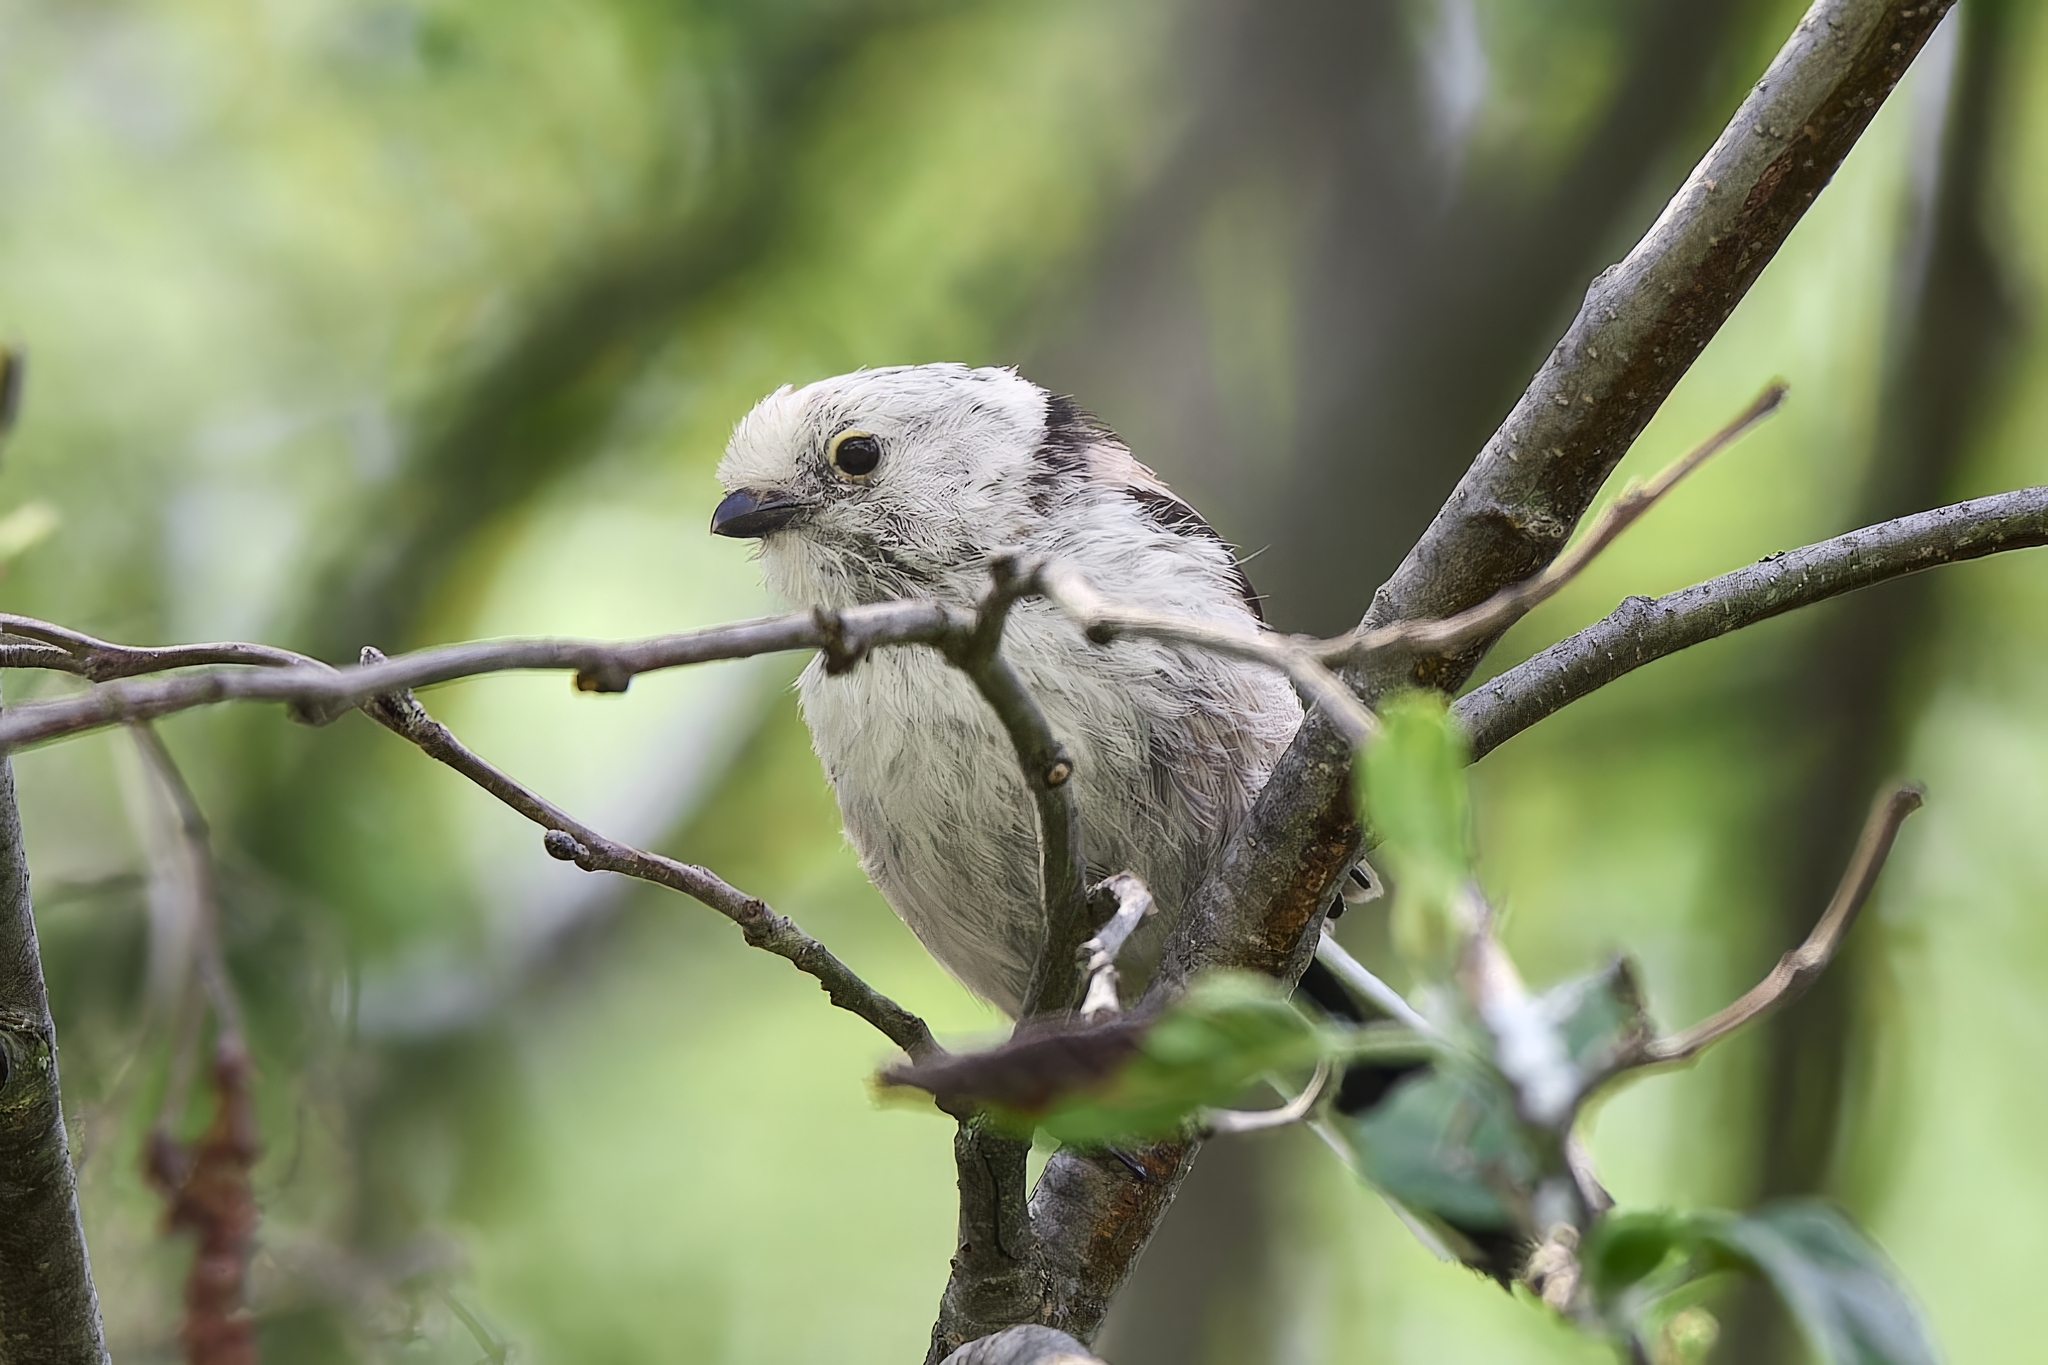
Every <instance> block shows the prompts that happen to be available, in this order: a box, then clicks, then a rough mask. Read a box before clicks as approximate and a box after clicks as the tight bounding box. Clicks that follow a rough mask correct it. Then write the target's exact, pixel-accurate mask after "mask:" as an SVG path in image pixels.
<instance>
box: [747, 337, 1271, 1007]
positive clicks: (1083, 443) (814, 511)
mask: <svg viewBox="0 0 2048 1365" xmlns="http://www.w3.org/2000/svg"><path fill="white" fill-rule="evenodd" d="M835 461H836V463H835ZM870 463H872V467H871V468H865V469H864V467H865V466H867V465H869V464H870ZM718 477H719V480H720V481H721V482H722V483H723V484H724V486H725V488H726V490H727V492H728V496H727V498H726V500H725V502H724V503H723V504H721V506H720V508H719V512H718V515H717V517H716V518H714V521H713V529H714V530H715V531H718V532H719V533H721V534H725V535H737V536H743V537H749V538H758V539H759V540H760V542H761V549H760V560H761V566H762V571H763V573H764V575H765V577H766V579H767V581H768V585H769V587H770V588H771V589H773V590H774V591H776V592H777V593H779V594H780V595H782V596H783V597H785V598H787V599H788V600H789V601H790V602H791V603H793V604H795V605H796V606H798V607H819V606H822V607H846V606H852V605H855V604H857V603H863V602H877V601H885V600H889V599H892V598H898V597H916V598H936V599H939V600H942V601H946V602H951V603H954V604H956V605H958V606H961V607H968V608H971V607H973V606H974V605H975V604H976V603H977V602H978V601H979V599H980V598H981V597H982V596H983V594H985V593H986V592H987V590H988V584H989V572H988V564H989V558H990V556H991V555H992V554H994V553H996V552H998V551H1023V552H1026V553H1030V554H1041V555H1046V556H1051V557H1053V558H1056V559H1059V560H1061V561H1063V562H1064V563H1067V564H1069V565H1072V566H1073V567H1074V568H1075V569H1077V570H1078V571H1079V572H1080V573H1082V574H1083V575H1085V576H1086V577H1087V579H1088V580H1089V582H1090V583H1092V584H1093V585H1094V586H1095V587H1096V589H1097V590H1098V591H1100V592H1101V593H1103V594H1104V595H1105V596H1107V597H1109V598H1111V599H1112V600H1114V601H1117V602H1119V603H1123V604H1127V605H1131V606H1138V607H1146V608H1151V609H1154V610H1158V611H1165V612H1172V613H1174V614H1176V615H1182V616H1192V617H1197V618H1201V619H1205V620H1213V621H1219V622H1225V623H1228V624H1231V625H1237V626H1244V625H1249V624H1253V623H1255V622H1256V621H1257V619H1258V617H1257V607H1256V604H1255V601H1254V600H1253V599H1252V597H1251V595H1250V588H1249V586H1248V585H1247V583H1246V582H1245V578H1244V574H1243V572H1242V570H1241V569H1240V568H1239V567H1238V564H1237V560H1236V557H1235V556H1234V555H1233V554H1232V553H1231V550H1230V548H1229V547H1228V546H1227V545H1225V544H1224V543H1223V541H1222V540H1221V539H1220V538H1219V537H1218V536H1217V534H1216V533H1215V532H1214V531H1213V530H1211V529H1210V528H1209V526H1208V524H1207V523H1206V522H1204V521H1203V520H1202V518H1201V517H1200V516H1199V515H1197V514H1196V513H1195V511H1194V510H1193V509H1192V508H1190V507H1189V506H1188V505H1187V504H1186V503H1184V502H1182V501H1181V500H1180V499H1179V498H1177V497H1175V496H1174V495H1173V493H1172V492H1171V491H1170V490H1169V489H1168V488H1167V487H1166V485H1165V484H1163V483H1161V482H1160V481H1159V479H1158V478H1157V477H1156V476H1155V475H1154V474H1153V473H1152V471H1151V470H1149V469H1147V468H1146V467H1145V466H1144V465H1142V464H1140V463H1138V461H1137V460H1135V459H1133V458H1132V456H1131V453H1130V451H1129V450H1127V449H1126V448H1125V447H1124V445H1123V444H1122V442H1120V441H1119V440H1117V438H1116V437H1115V436H1114V435H1113V434H1112V433H1110V432H1109V431H1108V430H1107V429H1106V428H1104V427H1102V426H1101V425H1100V424H1099V423H1097V422H1095V421H1094V420H1093V419H1092V418H1090V417H1088V416H1087V415H1086V414H1085V413H1083V412H1081V410H1080V409H1078V408H1077V407H1075V406H1074V405H1073V404H1072V403H1071V402H1070V401H1069V400H1066V399H1063V398H1057V397H1055V396H1053V395H1052V394H1050V393H1048V392H1046V391H1045V390H1044V389H1042V388H1040V387H1039V386H1037V385H1036V384H1033V383H1031V382H1030V381H1028V380H1026V379H1023V378H1021V377H1019V376H1018V375H1017V374H1016V373H1015V372H1014V371H1011V370H1006V369H969V368H967V367H966V366H962V365H918V366H906V367H900V368H892V369H878V370H863V371H859V372H857V373H854V374H849V375H842V376H839V377H837V378H834V379H825V380H821V381H819V382H817V383H815V384H810V385H807V386H806V387H804V388H801V389H790V388H787V387H785V388H782V389H779V390H777V391H776V392H775V393H773V394H770V395H769V396H768V397H767V398H765V399H763V400H762V401H761V403H760V404H759V405H758V406H757V407H755V409H754V410H753V411H752V412H750V413H749V414H747V416H746V417H745V418H744V419H743V420H742V421H741V422H740V423H739V425H738V427H737V428H736V429H735V430H734V432H733V435H732V440H731V442H730V444H729V445H728V447H727V450H726V454H725V458H724V460H723V462H722V463H721V464H720V465H719V469H718ZM1003 650H1004V653H1005V655H1006V657H1007V658H1009V659H1010V661H1011V662H1012V664H1013V665H1014V666H1015V667H1016V669H1017V670H1018V672H1019V674H1020V675H1021V676H1022V678H1023V680H1024V682H1025V684H1026V686H1028V687H1029V688H1030V690H1031V692H1032V694H1033V696H1035V697H1036V698H1037V700H1038V704H1039V706H1040V707H1041V708H1042V709H1043V710H1044V712H1045V715H1046V718H1047V720H1048V721H1049V722H1050V723H1051V726H1052V729H1053V732H1054V734H1055V735H1057V736H1058V737H1059V739H1060V740H1061V741H1062V742H1063V743H1064V744H1065V745H1066V746H1067V748H1068V750H1069V751H1070V752H1071V754H1072V755H1073V758H1074V767H1075V777H1074V780H1075V782H1076V783H1077V784H1078V797H1079V801H1080V807H1081V818H1082V837H1083V841H1084V844H1085V847H1086V849H1087V853H1088V861H1089V871H1090V874H1091V876H1106V875H1108V874H1110V873H1113V872H1119V871H1131V872H1135V873H1136V874H1137V875H1138V876H1140V877H1142V878H1144V880H1145V882H1146V884H1147V885H1148V886H1149V887H1150V888H1151V890H1152V893H1153V896H1154V898H1155V900H1156V902H1157V904H1158V905H1159V906H1160V907H1161V909H1162V910H1163V911H1164V912H1165V913H1164V914H1162V915H1159V916H1156V917H1155V919H1154V921H1153V924H1152V925H1151V926H1150V931H1149V932H1148V933H1147V934H1146V935H1145V936H1144V937H1143V939H1142V940H1141V941H1136V942H1134V943H1133V944H1132V945H1131V947H1130V948H1129V949H1127V950H1126V961H1125V964H1124V965H1125V966H1126V968H1127V972H1126V975H1127V978H1133V979H1137V980H1142V979H1143V977H1144V975H1145V974H1146V973H1147V972H1148V971H1149V962H1148V958H1149V959H1153V960H1156V956H1157V953H1158V950H1159V946H1160V944H1161V942H1162V941H1163V938H1164V930H1165V927H1166V925H1167V924H1168V923H1170V921H1171V918H1172V916H1173V915H1174V914H1175V913H1177V912H1178V910H1179V909H1180V907H1181V905H1182V904H1183V903H1184V902H1185V900H1186V898H1187V897H1188V896H1189V895H1190V894H1191V893H1192V892H1193V890H1194V889H1195V887H1196V886H1197V885H1198V884H1199V883H1200V881H1201V879H1202V877H1203V875H1204V874H1205V872H1206V871H1207V870H1208V868H1209V865H1210V863H1211V860H1212V859H1213V858H1214V857H1215V856H1216V854H1217V853H1218V852H1219V851H1220V850H1221V849H1222V847H1223V846H1224V844H1225V843H1226V842H1227V841H1228V839H1229V837H1230V835H1231V833H1232V831H1233V830H1234V829H1235V828H1236V827H1237V825H1238V823H1239V822H1240V821H1241V820H1242V819H1243V817H1244V815H1245V812H1246V811H1247V810H1248V809H1249V808H1250V805H1251V802H1252V800H1253V798H1254V797H1255V796H1256V795H1257V794H1258V791H1259V788H1260V787H1261V786H1262V785H1263V784H1264V782H1265V780H1266V777H1267V775H1268V773H1269V772H1270V771H1271V769H1272V766H1273V763H1274V762H1275V761H1276V760H1277V759H1278V757H1279V755H1280V752H1281V751H1282V749H1284V748H1285V747H1286V744H1287V742H1288V740H1289V739H1290V738H1292V737H1293V734H1294V732H1295V730H1296V728H1297V727H1298V726H1299V725H1300V722H1301V714H1302V712H1301V705H1300V702H1299V701H1298V700H1297V698H1296V697H1295V694H1294V692H1293V690H1292V689H1291V688H1290V687H1289V685H1288V684H1287V683H1286V682H1285V680H1283V679H1282V678H1280V677H1279V676H1278V675H1276V674H1274V673H1272V672H1271V671H1268V670H1264V669H1260V668H1256V667H1254V666H1252V665H1249V664H1246V663H1243V662H1239V661H1236V660H1232V659H1226V658H1221V657H1217V656H1215V655H1212V654H1208V653H1206V652H1203V651H1199V650H1189V649H1182V648H1179V647H1176V646H1172V645H1166V644H1161V643H1157V642H1153V641H1146V640H1121V641H1118V642H1116V643H1114V644H1111V645H1107V646H1103V645H1096V644H1092V643H1090V642H1089V641H1088V640H1087V639H1086V638H1085V637H1084V636H1083V635H1082V634H1081V633H1080V631H1079V630H1078V629H1076V628H1075V627H1074V626H1073V625H1072V624H1071V623H1069V622H1068V621H1067V620H1066V619H1065V618H1063V617H1062V616H1060V615H1059V614H1058V613H1057V612H1056V611H1055V610H1054V609H1053V608H1051V607H1050V606H1049V605H1048V604H1046V603H1044V602H1040V601H1026V602H1023V603H1020V604H1019V605H1018V606H1017V608H1016V609H1015V611H1014V612H1013V614H1012V615H1011V617H1010V620H1009V624H1008V628H1007V630H1006V632H1005V635H1004V640H1003ZM798 691H799V695H800V698H801V701H802V705H803V713H804V718H805V720H806V721H807V722H808V723H809V725H810V728H811V734H812V737H813V740H814V742H815V745H816V748H817V752H818V756H819V758H820V759H821V760H823V762H824V766H825V771H826V774H827V776H828V777H829V778H830V779H831V782H832V786H833V789H834V791H835V792H836V793H837V795H838V798H839V808H840V812H841V814H842V815H843V817H844V819H845V823H846V832H847V835H848V837H849V838H850V839H851V840H852V842H853V845H854V847H855V848H856V849H857V850H858V852H859V854H860V858H861V864H862V866H863V867H864V868H865V869H866V870H867V873H868V875H869V877H871V878H872V879H873V880H874V883H875V885H876V886H877V887H879V888H880V889H881V892H882V894H883V896H884V897H885V898H886V899H887V900H888V902H889V904H890V905H891V906H892V907H894V908H895V910H896V913H897V914H898V915H900V916H901V917H902V918H903V920H904V922H905V923H906V924H908V925H909V926H910V928H911V929H912V930H913V931H914V932H915V933H916V934H917V936H918V938H919V939H920V940H921V941H922V942H923V943H924V945H925V947H926V948H927V949H928V950H929V951H930V952H931V954H932V956H933V957H935V958H937V959H938V961H939V963H940V964H941V965H942V966H944V967H945V968H946V970H947V971H949V972H951V973H952V974H953V975H954V976H955V977H956V978H958V979H959V980H960V981H961V982H962V983H963V984H965V985H966V986H967V987H968V988H969V989H970V990H972V991H974V992H975V993H976V994H977V995H980V996H981V997H983V998H984V999H986V1000H988V1001H990V1002H992V1003H993V1004H995V1005H996V1006H997V1007H998V1008H1000V1009H1002V1010H1004V1011H1006V1012H1008V1013H1011V1014H1015V1013H1016V1012H1017V1010H1018V1008H1019V1006H1020V1004H1021V1002H1022V997H1023V993H1024V989H1025V985H1026V982H1027V979H1028V978H1029V976H1030V974H1031V967H1032V963H1033V961H1034V959H1035V958H1036V956H1037V953H1038V948H1039V944H1040V942H1041V941H1042V940H1043V937H1044V916H1043V911H1042V908H1041V904H1040V899H1039V875H1038V844H1037V832H1036V831H1037V825H1036V817H1035V815H1034V813H1033V806H1032V802H1031V798H1030V795H1029V793H1028V792H1027V790H1026V788H1025V785H1024V779H1023V777H1022V775H1021V773H1020V772H1019V769H1018V765H1017V760H1016V757H1015V753H1014V751H1013V750H1012V748H1011V746H1010V743H1009V740H1008V738H1007V736H1006V735H1005V734H1004V732H1003V730H1002V728H1001V727H1000V725H999V724H998V723H997V721H996V719H995V717H994V715H993V714H992V713H991V712H990V710H989V708H988V706H987V704H986V703H985V702H984V701H983V700H982V699H981V696H980V694H979V693H977V692H976V691H975V689H974V686H973V684H972V683H971V682H969V681H968V679H967V678H966V677H965V676H964V675H962V674H960V673H959V672H957V671H956V670H954V669H953V668H952V667H951V666H950V665H948V664H947V663H946V662H945V660H943V659H942V658H940V657H939V655H938V654H936V653H935V652H933V651H931V650H927V649H920V648H900V649H884V650H878V651H876V652H875V653H874V654H873V655H872V656H871V657H869V658H868V659H867V660H865V661H864V662H863V663H861V664H860V666H859V667H857V668H855V669H853V670H852V671H851V672H848V673H846V674H844V675H841V676H838V677H833V676H830V675H828V674H827V673H826V672H825V671H824V668H823V666H822V663H821V662H820V661H817V660H813V661H812V663H811V665H810V666H809V667H808V668H806V669H805V670H804V673H803V676H802V678H801V679H800V680H799V682H798Z"/></svg>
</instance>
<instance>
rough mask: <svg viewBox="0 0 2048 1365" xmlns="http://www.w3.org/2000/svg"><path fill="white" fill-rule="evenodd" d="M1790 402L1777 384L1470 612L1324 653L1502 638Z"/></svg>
mask: <svg viewBox="0 0 2048 1365" xmlns="http://www.w3.org/2000/svg"><path fill="white" fill-rule="evenodd" d="M1784 401H1785V385H1784V383H1783V381H1774V382H1773V383H1771V384H1770V385H1769V386H1768V387H1766V388H1765V389H1764V391H1763V392H1762V393H1760V394H1758V395H1757V397H1756V399H1755V400H1754V401H1753V402H1751V403H1750V405H1749V406H1748V407H1747V408H1745V409H1744V410H1743V411H1742V413H1741V414H1740V415H1739V416H1737V417H1736V418H1735V420H1734V421H1732V422H1730V423H1728V425H1727V426H1725V427H1722V428H1721V429H1720V430H1719V431H1717V432H1715V433H1714V434H1713V435H1712V436H1709V437H1708V438H1707V439H1706V440H1704V441H1702V442H1700V444H1699V445H1697V446H1695V447H1694V448H1693V449H1692V450H1690V451H1688V452H1687V453H1686V454H1684V455H1681V456H1680V457H1679V458H1678V459H1676V460H1673V461H1672V462H1671V463H1670V464H1668V465H1666V466H1665V467H1664V468H1663V469H1662V470H1660V471H1658V473H1657V474H1656V475H1655V476H1654V477H1652V478H1651V480H1650V481H1649V482H1648V483H1645V484H1639V483H1635V482H1630V483H1629V484H1628V485H1627V486H1626V487H1624V488H1623V489H1622V490H1621V493H1620V494H1619V495H1618V496H1617V497H1616V498H1615V499H1614V501H1613V502H1611V503H1609V504H1608V505H1607V510H1606V511H1604V512H1602V513H1601V514H1600V515H1599V516H1598V517H1597V518H1595V519H1594V522H1593V524H1592V526H1591V527H1590V528H1588V530H1587V531H1586V534H1585V535H1583V536H1581V537H1580V538H1579V541H1578V543H1577V544H1575V545H1573V546H1572V547H1571V549H1569V550H1567V551H1566V552H1565V553H1564V554H1561V555H1559V556H1558V557H1557V558H1556V559H1553V560H1552V561H1550V564H1549V566H1548V567H1547V568H1545V569H1544V570H1543V572H1542V573H1539V574H1537V575H1535V576H1534V577H1532V578H1525V579H1523V580H1522V581H1521V582H1519V583H1516V584H1514V585H1512V586H1510V587H1506V588H1502V589H1501V590H1500V591H1499V592H1497V593H1495V594H1494V595H1493V596H1492V597H1489V598H1487V599H1486V600H1485V601H1484V602H1481V603H1480V604H1479V605H1478V606H1476V607H1473V608H1472V609H1471V610H1469V611H1462V612H1459V613H1458V614H1457V615H1455V616H1446V617H1442V618H1439V619H1437V620H1427V621H1396V622H1394V623H1393V624H1392V625H1390V626H1381V627H1380V628H1379V629H1377V630H1366V631H1354V632H1352V633H1351V634H1350V635H1346V636H1340V637H1339V638H1337V639H1335V640H1331V641H1328V642H1327V643H1326V644H1325V646H1324V649H1323V651H1321V652H1322V657H1323V658H1324V660H1325V661H1326V662H1330V663H1340V662H1349V661H1355V660H1358V659H1361V658H1363V657H1364V656H1366V655H1368V654H1374V653H1379V652H1382V651H1398V650H1418V649H1426V650H1433V651H1435V652H1437V653H1440V654H1455V653H1457V652H1458V651H1459V650H1461V649H1464V648H1465V647H1466V646H1468V645H1470V644H1473V643H1474V642H1476V641H1479V640H1483V639H1486V638H1488V637H1489V636H1493V635H1498V634H1499V633H1500V632H1501V631H1504V630H1506V629H1507V628H1508V627H1509V626H1511V625H1513V624H1514V623H1515V622H1516V621H1519V620H1521V619H1522V617H1524V616H1526V615H1528V614H1529V613H1530V612H1531V611H1533V610H1535V609H1536V608H1537V607H1538V606H1541V605H1542V604H1543V603H1544V602H1547V601H1549V600H1550V599H1551V598H1552V597H1555V596H1556V595H1557V594H1558V593H1559V592H1561V591H1562V590H1563V589H1564V587H1565V585H1566V584H1568V583H1570V582H1571V581H1572V580H1573V579H1574V578H1577V577H1578V576H1579V575H1580V574H1581V573H1582V572H1584V571H1585V569H1586V567H1587V566H1588V565H1589V564H1591V563H1592V562H1593V561H1594V560H1595V559H1597V558H1598V557H1599V555H1600V552H1601V551H1602V550H1605V549H1606V548H1607V547H1608V546H1609V545H1612V544H1613V543H1614V542H1615V541H1616V540H1617V539H1619V538H1620V536H1621V534H1622V532H1624V531H1626V530H1628V528H1629V527H1631V526H1633V525H1634V524H1635V523H1636V522H1637V521H1639V520H1641V519H1642V516H1643V514H1644V513H1646V512H1648V511H1649V510H1650V509H1651V508H1652V507H1655V506H1656V505H1657V503H1658V502H1659V501H1661V500H1662V499H1663V497H1664V495H1665V494H1667V493H1669V492H1670V491H1671V490H1672V489H1673V488H1676V487H1677V486H1678V484H1679V481H1680V480H1682V479H1684V478H1685V476H1686V475H1688V474H1690V473H1692V472H1693V471H1694V470H1695V469H1698V468H1699V467H1700V466H1701V465H1703V464H1705V463H1706V462H1707V461H1708V460H1710V459H1712V458H1713V457H1714V456H1716V455H1718V454H1720V453H1721V452H1722V451H1723V450H1726V449H1727V448H1728V447H1729V446H1731V445H1733V444H1734V443H1735V442H1736V441H1737V440H1739V439H1740V438H1741V437H1742V436H1743V435H1744V434H1746V433H1747V432H1748V431H1749V430H1750V429H1751V428H1753V427H1755V426H1756V424H1757V423H1759V422H1761V421H1763V420H1764V418H1766V417H1768V416H1770V415H1771V414H1772V413H1774V412H1776V411H1777V410H1778V407H1779V405H1780V404H1782V403H1783V402H1784Z"/></svg>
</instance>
